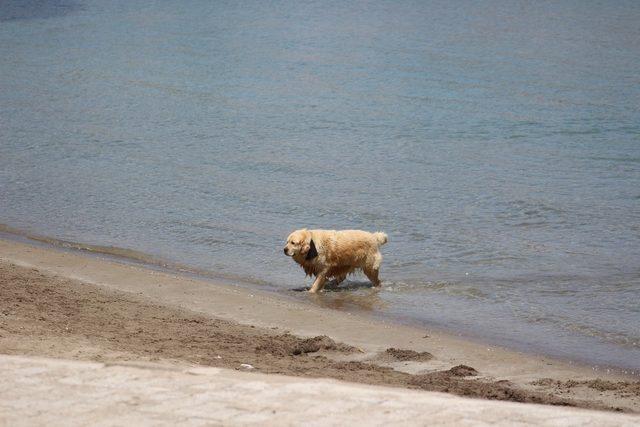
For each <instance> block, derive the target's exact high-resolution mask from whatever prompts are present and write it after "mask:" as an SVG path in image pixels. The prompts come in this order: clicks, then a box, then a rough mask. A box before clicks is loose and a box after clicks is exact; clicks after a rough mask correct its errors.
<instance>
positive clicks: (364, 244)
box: [284, 228, 387, 293]
mask: <svg viewBox="0 0 640 427" xmlns="http://www.w3.org/2000/svg"><path fill="white" fill-rule="evenodd" d="M385 243H387V235H386V234H385V233H382V232H376V233H369V232H367V231H360V230H339V231H335V230H307V229H306V228H303V229H301V230H296V231H294V232H293V233H291V234H290V235H289V237H288V238H287V244H286V246H285V247H284V253H285V255H287V256H290V257H291V258H293V260H294V261H295V262H297V263H298V264H300V266H302V268H303V269H304V272H305V273H307V276H315V277H316V279H315V280H314V282H313V285H312V286H311V289H309V292H314V293H315V292H318V291H321V290H322V288H323V287H324V285H325V283H326V281H327V279H331V278H335V279H336V284H339V283H340V282H342V281H343V280H344V279H345V278H346V277H347V274H349V273H352V272H353V271H355V270H356V269H361V270H362V271H363V272H364V274H365V275H366V276H367V277H368V278H369V280H371V283H373V286H380V279H379V278H378V273H379V271H380V263H381V262H382V255H381V254H380V246H382V245H384V244H385Z"/></svg>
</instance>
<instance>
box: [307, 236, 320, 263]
mask: <svg viewBox="0 0 640 427" xmlns="http://www.w3.org/2000/svg"><path fill="white" fill-rule="evenodd" d="M306 247H307V245H305V248H306ZM308 247H309V250H308V251H307V256H305V257H304V259H306V260H307V261H309V260H312V259H314V258H315V257H317V256H318V250H317V249H316V244H315V243H313V239H311V240H310V241H309V245H308Z"/></svg>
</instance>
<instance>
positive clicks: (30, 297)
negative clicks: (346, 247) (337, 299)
mask: <svg viewBox="0 0 640 427" xmlns="http://www.w3.org/2000/svg"><path fill="white" fill-rule="evenodd" d="M0 286H1V287H2V293H1V294H0V314H1V318H0V320H1V321H0V354H4V355H12V356H36V357H49V358H59V359H68V360H81V361H92V362H101V363H154V364H160V365H161V366H167V367H179V368H187V367H218V368H226V369H234V370H247V371H251V372H255V373H261V374H280V375H288V376H296V377H305V378H331V379H337V380H342V381H348V382H355V383H364V384H370V385H377V386H393V387H400V388H406V389H415V390H427V391H438V392H446V393H453V394H456V395H460V396H466V397H473V398H481V399H491V400H507V401H515V402H529V403H542V404H549V405H559V406H569V407H578V408H590V409H598V410H607V411H618V412H620V411H623V412H631V413H634V412H639V411H640V382H638V380H637V378H634V377H629V376H625V375H623V374H621V373H616V372H614V371H609V372H606V371H604V372H600V371H595V370H594V369H592V368H590V367H588V366H580V365H577V364H573V363H570V362H566V361H560V360H554V359H550V358H547V357H542V356H536V355H529V354H523V353H518V352H513V351H510V350H508V349H504V348H499V347H495V346H489V345H485V344H481V343H475V342H472V341H468V340H463V339H460V338H458V337H453V336H449V335H446V334H442V333H440V332H437V331H432V330H425V329H419V328H412V327H408V326H403V325H395V324H390V323H385V322H380V321H374V320H371V319H368V318H363V317H358V316H354V315H351V314H349V313H345V312H338V311H335V310H331V309H327V308H322V306H321V305H315V304H311V303H309V304H303V303H299V302H292V301H288V300H285V299H280V298H277V297H276V296H274V295H270V294H268V293H261V292H259V291H257V290H256V291H254V290H247V289H246V288H242V287H235V286H231V285H225V284H214V283H211V282H209V281H205V280H200V279H196V278H192V277H187V276H181V275H177V274H172V273H169V272H162V271H157V270H153V269H149V268H145V267H144V266H140V265H132V264H130V263H124V262H117V261H115V260H109V259H104V258H100V257H97V256H92V255H88V254H85V253H81V252H78V251H63V250H60V249H55V248H51V247H46V246H40V245H32V244H29V243H23V242H16V241H12V240H1V241H0ZM315 298H322V295H319V296H316V297H315Z"/></svg>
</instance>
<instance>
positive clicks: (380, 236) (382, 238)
mask: <svg viewBox="0 0 640 427" xmlns="http://www.w3.org/2000/svg"><path fill="white" fill-rule="evenodd" d="M373 237H375V238H376V241H377V242H378V246H382V245H384V244H385V243H387V240H388V237H387V233H383V232H382V231H378V232H376V233H373Z"/></svg>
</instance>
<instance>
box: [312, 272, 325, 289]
mask: <svg viewBox="0 0 640 427" xmlns="http://www.w3.org/2000/svg"><path fill="white" fill-rule="evenodd" d="M326 281H327V273H326V272H324V271H322V272H320V273H318V275H317V276H316V280H314V282H313V285H311V289H309V292H311V293H312V294H315V293H316V292H319V291H321V290H322V288H324V283H325V282H326Z"/></svg>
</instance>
